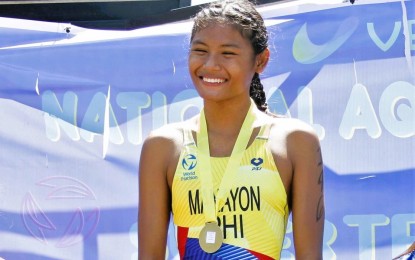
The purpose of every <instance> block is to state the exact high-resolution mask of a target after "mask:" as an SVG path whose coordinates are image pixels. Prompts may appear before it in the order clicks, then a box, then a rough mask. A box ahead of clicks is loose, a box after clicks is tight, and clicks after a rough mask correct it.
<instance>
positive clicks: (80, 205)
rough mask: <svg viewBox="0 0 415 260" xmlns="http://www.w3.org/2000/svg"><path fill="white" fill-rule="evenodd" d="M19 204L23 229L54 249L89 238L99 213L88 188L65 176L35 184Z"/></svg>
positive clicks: (96, 223) (92, 194)
mask: <svg viewBox="0 0 415 260" xmlns="http://www.w3.org/2000/svg"><path fill="white" fill-rule="evenodd" d="M36 186H37V187H38V189H36V190H35V191H34V192H31V191H29V192H27V193H26V195H25V196H24V198H23V202H22V220H23V223H24V226H25V228H26V230H27V231H28V232H29V233H30V234H31V235H32V236H33V237H34V238H36V239H37V240H38V241H40V242H42V243H44V244H51V242H50V241H52V240H53V241H54V242H53V244H54V246H55V247H59V248H63V247H70V246H72V245H74V244H77V243H79V242H82V241H83V240H84V239H86V238H88V237H89V235H91V234H92V233H93V232H94V231H95V229H96V227H97V225H98V221H99V216H100V210H99V208H98V207H97V206H96V204H97V203H96V197H95V194H94V193H93V191H92V190H91V188H90V187H88V185H86V184H85V183H83V182H81V181H80V180H78V179H75V178H72V177H68V176H53V177H48V178H45V179H42V180H40V181H38V182H37V183H36Z"/></svg>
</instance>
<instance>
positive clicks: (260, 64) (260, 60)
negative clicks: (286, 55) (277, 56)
mask: <svg viewBox="0 0 415 260" xmlns="http://www.w3.org/2000/svg"><path fill="white" fill-rule="evenodd" d="M268 60H269V49H268V48H266V49H265V50H263V51H262V52H261V53H260V54H258V55H257V56H256V63H255V66H256V67H255V72H256V73H258V74H260V73H261V72H263V71H264V69H265V67H266V66H267V64H268Z"/></svg>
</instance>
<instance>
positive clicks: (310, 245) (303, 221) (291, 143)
mask: <svg viewBox="0 0 415 260" xmlns="http://www.w3.org/2000/svg"><path fill="white" fill-rule="evenodd" d="M287 148H288V156H289V158H290V160H291V163H292V167H293V176H292V186H291V196H292V197H291V199H292V221H293V234H294V247H295V255H296V259H297V260H305V259H307V260H309V259H310V260H321V259H322V254H323V252H322V246H323V233H324V217H325V216H324V214H325V213H324V192H323V191H324V186H323V183H324V178H323V159H322V155H321V148H320V143H319V140H318V137H317V135H316V134H315V132H314V130H313V129H312V128H311V127H310V126H308V125H305V124H304V125H303V124H301V123H300V124H299V128H298V129H296V130H294V131H292V132H291V133H290V134H289V136H288V140H287Z"/></svg>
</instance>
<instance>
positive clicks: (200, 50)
mask: <svg viewBox="0 0 415 260" xmlns="http://www.w3.org/2000/svg"><path fill="white" fill-rule="evenodd" d="M192 52H194V53H198V54H203V53H206V52H207V51H206V50H203V49H193V50H192Z"/></svg>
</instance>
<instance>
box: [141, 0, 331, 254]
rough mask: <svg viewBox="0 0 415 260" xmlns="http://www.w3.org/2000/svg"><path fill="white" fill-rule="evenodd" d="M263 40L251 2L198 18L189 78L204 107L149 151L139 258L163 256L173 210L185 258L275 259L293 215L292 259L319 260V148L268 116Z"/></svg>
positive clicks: (303, 128)
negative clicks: (264, 79)
mask: <svg viewBox="0 0 415 260" xmlns="http://www.w3.org/2000/svg"><path fill="white" fill-rule="evenodd" d="M267 41H268V36H267V32H266V27H265V25H264V22H263V19H262V17H261V16H260V14H259V13H258V12H257V11H256V9H255V7H254V5H253V4H251V3H250V2H249V1H245V0H225V1H221V2H217V3H213V4H211V5H209V6H208V7H206V8H205V9H203V10H202V11H200V12H199V13H198V14H197V15H196V17H195V23H194V26H193V30H192V35H191V41H190V45H191V46H190V52H189V57H188V61H189V73H190V75H191V78H192V81H193V83H194V86H195V87H196V89H197V91H198V93H199V95H200V96H201V97H202V98H203V102H204V108H203V110H202V111H201V113H200V115H199V116H196V117H194V118H192V119H190V120H187V121H185V122H182V123H177V124H171V125H166V126H165V127H162V128H161V129H158V130H155V131H153V132H152V133H151V134H150V136H149V137H148V138H147V139H146V141H145V143H144V145H143V149H142V153H141V159H140V169H139V170H140V186H139V190H140V203H139V256H140V259H144V260H147V259H164V258H165V251H166V237H167V228H168V223H169V218H170V213H173V220H174V223H175V224H176V226H177V239H178V248H179V251H180V256H181V258H186V259H204V257H206V259H279V258H280V254H281V250H282V246H283V239H284V235H285V231H286V225H287V219H288V216H289V214H290V212H292V221H293V236H294V247H295V255H296V259H300V260H301V259H313V260H316V259H322V237H323V225H324V199H323V163H322V157H321V152H320V145H319V141H318V138H317V137H316V134H315V133H314V131H313V130H312V128H311V127H310V126H308V125H306V124H305V123H302V122H300V121H298V120H296V119H289V118H279V117H276V116H273V115H271V114H269V113H268V112H267V106H266V103H265V95H264V92H263V89H262V85H261V83H260V80H259V76H258V75H259V74H260V73H261V72H262V71H263V70H264V68H265V66H266V65H267V62H268V59H269V50H268V48H267ZM154 158H157V162H158V163H157V164H154V163H151V164H148V163H146V162H147V161H154Z"/></svg>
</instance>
